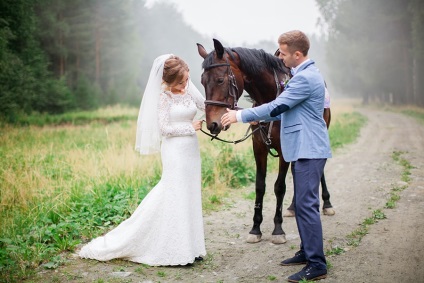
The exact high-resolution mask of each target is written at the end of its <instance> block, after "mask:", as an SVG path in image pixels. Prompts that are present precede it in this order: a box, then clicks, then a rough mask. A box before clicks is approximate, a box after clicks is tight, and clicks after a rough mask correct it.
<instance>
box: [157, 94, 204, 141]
mask: <svg viewBox="0 0 424 283" xmlns="http://www.w3.org/2000/svg"><path fill="white" fill-rule="evenodd" d="M158 107H159V109H158V113H159V128H160V132H161V134H162V136H166V137H172V136H187V135H194V134H195V130H194V128H193V125H192V122H193V118H194V116H195V115H196V113H197V109H199V110H205V104H204V98H203V97H201V96H200V97H198V96H197V95H192V94H190V93H184V94H173V93H172V92H170V91H164V92H162V93H161V94H160V98H159V106H158Z"/></svg>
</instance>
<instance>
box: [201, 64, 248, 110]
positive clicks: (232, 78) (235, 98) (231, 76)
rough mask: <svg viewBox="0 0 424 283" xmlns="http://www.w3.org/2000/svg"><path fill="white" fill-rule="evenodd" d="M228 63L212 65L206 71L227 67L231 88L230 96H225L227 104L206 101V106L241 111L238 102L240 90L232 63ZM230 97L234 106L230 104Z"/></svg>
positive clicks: (229, 89)
mask: <svg viewBox="0 0 424 283" xmlns="http://www.w3.org/2000/svg"><path fill="white" fill-rule="evenodd" d="M226 61H227V62H226V63H217V64H212V65H210V66H208V67H206V68H205V71H206V70H209V69H212V68H216V67H222V66H226V67H227V73H228V80H229V86H228V94H227V95H226V96H225V102H223V101H217V100H205V105H206V106H208V105H213V106H219V107H226V108H230V109H232V110H237V109H239V107H238V105H237V102H238V99H239V97H240V95H239V90H238V87H237V81H236V76H235V75H234V73H233V70H232V69H231V65H230V63H229V62H228V60H226ZM230 97H232V98H233V103H232V104H230V103H228V99H229V98H230Z"/></svg>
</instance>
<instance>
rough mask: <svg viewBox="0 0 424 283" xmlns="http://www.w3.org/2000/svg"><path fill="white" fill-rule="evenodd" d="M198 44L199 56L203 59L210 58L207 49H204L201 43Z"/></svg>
mask: <svg viewBox="0 0 424 283" xmlns="http://www.w3.org/2000/svg"><path fill="white" fill-rule="evenodd" d="M196 44H197V51H198V52H199V55H200V56H202V58H203V59H205V58H206V56H208V52H206V49H205V48H204V47H203V45H201V44H200V43H196Z"/></svg>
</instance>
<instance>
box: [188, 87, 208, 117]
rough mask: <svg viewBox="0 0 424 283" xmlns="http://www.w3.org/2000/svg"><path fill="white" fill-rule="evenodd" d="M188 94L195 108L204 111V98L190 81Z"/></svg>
mask: <svg viewBox="0 0 424 283" xmlns="http://www.w3.org/2000/svg"><path fill="white" fill-rule="evenodd" d="M188 93H189V94H190V95H191V97H192V98H193V101H194V103H195V104H196V107H197V108H198V109H199V110H202V111H205V98H204V97H203V95H202V94H201V93H200V91H199V90H198V89H197V88H196V86H195V85H194V84H193V82H192V81H190V85H189V87H188Z"/></svg>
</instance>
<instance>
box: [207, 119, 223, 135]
mask: <svg viewBox="0 0 424 283" xmlns="http://www.w3.org/2000/svg"><path fill="white" fill-rule="evenodd" d="M208 129H209V132H211V134H219V132H220V131H221V129H220V128H219V126H218V123H216V122H212V123H211V124H210V125H209V126H208Z"/></svg>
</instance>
